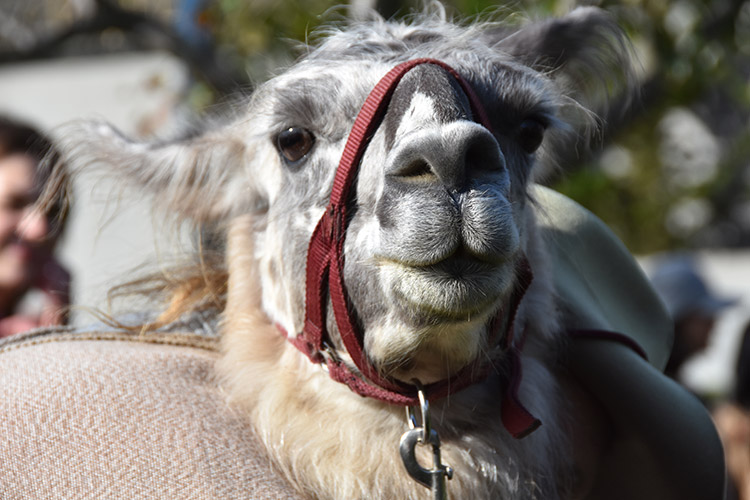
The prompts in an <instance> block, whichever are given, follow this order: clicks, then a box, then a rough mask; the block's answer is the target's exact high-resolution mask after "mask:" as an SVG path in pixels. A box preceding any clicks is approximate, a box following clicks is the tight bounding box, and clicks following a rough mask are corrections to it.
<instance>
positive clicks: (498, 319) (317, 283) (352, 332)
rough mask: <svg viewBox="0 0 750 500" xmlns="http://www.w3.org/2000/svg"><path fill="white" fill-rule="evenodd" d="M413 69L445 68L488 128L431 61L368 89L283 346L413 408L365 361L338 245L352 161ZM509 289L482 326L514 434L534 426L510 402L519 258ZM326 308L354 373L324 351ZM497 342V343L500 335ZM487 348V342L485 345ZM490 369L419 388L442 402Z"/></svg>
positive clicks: (407, 393) (357, 386)
mask: <svg viewBox="0 0 750 500" xmlns="http://www.w3.org/2000/svg"><path fill="white" fill-rule="evenodd" d="M421 64H434V65H436V66H439V67H440V68H442V69H444V70H445V71H447V72H448V73H449V74H450V75H451V76H453V78H455V80H456V81H457V82H458V83H459V84H460V86H461V88H462V90H463V91H464V93H465V94H466V96H467V97H468V99H469V102H470V104H471V110H472V114H473V116H474V118H475V119H476V121H477V122H478V123H480V124H481V125H482V126H484V127H485V128H487V129H488V130H490V131H491V130H492V127H491V125H490V121H489V119H488V117H487V114H486V112H485V110H484V108H483V107H482V105H481V103H480V101H479V99H478V98H477V96H476V94H475V93H474V90H473V89H472V88H471V86H470V85H469V84H468V83H467V82H466V81H465V80H464V79H463V78H462V77H461V75H460V74H459V73H458V72H457V71H455V70H454V69H453V68H451V67H450V66H448V65H447V64H445V63H443V62H441V61H438V60H435V59H414V60H411V61H407V62H405V63H402V64H399V65H398V66H396V67H395V68H393V69H392V70H390V71H389V72H388V73H387V74H386V75H385V76H384V77H383V78H382V79H381V80H380V81H379V82H378V84H377V85H376V86H375V88H373V90H372V91H371V92H370V94H369V96H368V97H367V99H366V101H365V103H364V105H363V106H362V109H361V110H360V112H359V114H358V115H357V118H356V120H355V121H354V125H353V126H352V130H351V132H350V134H349V137H348V140H347V142H346V146H345V147H344V152H343V153H342V155H341V161H340V162H339V166H338V169H337V170H336V176H335V178H334V181H333V189H332V191H331V198H330V201H329V203H328V207H327V208H326V211H325V213H324V214H323V216H322V217H321V218H320V221H319V222H318V224H317V226H316V227H315V230H314V232H313V234H312V237H311V239H310V245H309V247H308V253H307V272H306V280H307V281H306V283H307V292H306V311H305V324H304V326H303V329H302V332H300V333H299V334H298V335H297V336H295V337H290V336H288V335H287V334H286V332H284V331H283V329H282V332H283V333H284V334H285V335H286V336H287V338H288V339H289V341H290V342H291V343H292V344H293V345H294V346H295V347H297V348H298V349H299V350H300V351H302V352H303V353H304V354H306V355H307V356H308V357H309V358H310V360H311V361H313V362H316V363H325V365H326V366H327V369H328V372H329V375H330V376H331V378H332V379H334V380H336V381H338V382H341V383H344V384H346V385H347V386H349V388H350V389H351V390H352V391H354V392H355V393H357V394H359V395H361V396H365V397H371V398H375V399H378V400H380V401H384V402H387V403H390V404H397V405H416V404H418V403H419V400H418V397H417V387H416V386H414V385H410V384H406V383H403V382H400V381H397V380H390V379H387V378H385V377H383V376H382V375H381V374H380V373H379V372H378V370H377V369H376V368H375V367H374V366H373V365H372V363H370V361H369V360H368V358H367V355H366V354H365V353H364V350H363V334H362V332H361V331H360V328H359V327H358V325H357V322H356V320H355V318H354V317H353V313H352V310H353V309H354V308H353V306H351V304H350V301H349V299H348V295H347V292H346V287H345V285H344V255H343V249H344V241H345V238H346V228H347V223H348V219H347V215H348V203H349V198H350V197H349V192H350V189H351V186H352V183H353V179H354V177H355V174H356V171H357V168H358V166H359V163H360V161H361V159H362V156H363V155H364V152H365V149H366V148H367V145H368V144H369V141H370V139H371V138H372V136H373V135H374V134H375V131H376V130H377V128H378V126H379V125H380V123H381V121H382V119H383V116H384V115H385V111H386V109H387V107H388V103H389V102H390V98H391V96H392V94H393V92H394V90H395V89H396V86H397V85H398V83H399V82H400V81H401V79H402V78H403V76H404V75H405V74H406V73H408V72H409V71H410V70H412V69H413V68H415V67H416V66H418V65H421ZM517 274H518V277H517V283H518V284H517V286H516V288H515V289H514V290H513V293H512V294H511V299H510V301H509V304H508V305H509V308H508V310H501V311H500V312H499V313H498V314H497V315H496V316H495V318H493V319H492V320H491V322H490V326H489V328H490V336H491V339H490V340H491V341H493V342H497V341H504V344H505V347H506V349H507V352H508V354H509V356H508V359H509V362H510V367H511V378H510V381H509V383H508V387H507V388H506V391H505V394H504V395H503V401H502V420H503V423H504V425H505V426H506V428H507V429H508V430H509V431H510V432H511V434H513V435H514V436H516V437H522V436H525V435H526V434H528V433H530V432H531V431H533V430H534V429H536V427H538V426H539V424H540V422H539V421H538V420H537V419H536V418H534V417H533V416H532V415H531V414H530V413H529V412H528V411H527V410H526V409H525V408H524V407H523V405H521V403H520V402H519V401H518V398H517V395H516V391H517V388H518V383H519V381H520V376H521V373H520V368H521V365H520V349H519V348H518V347H516V346H514V345H513V333H512V331H513V320H514V317H515V313H516V310H517V308H518V305H519V304H520V302H521V299H522V298H523V295H524V293H525V292H526V288H527V287H528V285H529V284H530V282H531V279H532V274H531V269H530V268H529V267H528V264H527V263H526V261H525V260H524V261H523V262H522V264H521V265H520V266H519V269H518V272H517ZM328 296H330V305H331V307H332V309H333V312H334V316H335V319H336V325H337V327H338V330H339V335H340V338H341V341H342V343H343V344H344V347H345V348H346V350H347V352H348V353H349V356H350V357H351V359H352V361H353V362H354V364H355V366H356V368H357V370H358V371H359V373H357V372H355V371H354V370H353V369H352V368H351V367H349V366H348V365H347V364H346V363H343V362H342V361H341V360H340V359H339V358H338V356H337V355H336V353H335V351H334V350H333V348H332V346H331V345H330V340H329V335H328V332H327V328H326V303H327V300H326V299H327V298H328ZM500 332H502V336H504V339H501V338H500V337H501V334H500ZM491 345H492V344H491ZM490 368H491V366H490V365H489V364H488V363H480V362H479V360H477V361H475V362H474V363H471V364H469V365H468V366H466V367H464V368H463V369H462V370H460V371H459V372H458V373H456V374H455V375H453V376H452V377H450V378H447V379H444V380H441V381H438V382H435V383H432V384H429V385H426V386H425V387H424V388H423V391H424V394H425V395H426V397H427V398H428V399H430V400H435V399H440V398H443V397H445V396H447V395H449V394H451V393H454V392H457V391H459V390H461V389H464V388H466V387H467V386H469V385H471V384H473V383H477V382H479V381H481V380H483V379H485V378H486V377H487V375H488V374H489V371H490Z"/></svg>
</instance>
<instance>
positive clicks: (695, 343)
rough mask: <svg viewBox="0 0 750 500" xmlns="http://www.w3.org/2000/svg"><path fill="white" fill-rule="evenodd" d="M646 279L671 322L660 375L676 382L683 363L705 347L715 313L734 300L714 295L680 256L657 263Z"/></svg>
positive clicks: (688, 263)
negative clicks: (671, 336) (670, 343)
mask: <svg viewBox="0 0 750 500" xmlns="http://www.w3.org/2000/svg"><path fill="white" fill-rule="evenodd" d="M650 279H651V283H652V284H653V286H654V288H655V289H656V291H657V292H658V294H659V295H660V297H661V298H662V300H663V301H664V304H665V305H666V307H667V310H668V311H669V313H670V315H671V316H672V320H673V321H674V344H673V347H672V353H671V355H670V358H669V361H668V362H667V366H666V368H665V369H664V373H665V374H666V375H668V376H669V377H671V378H673V379H675V380H677V379H678V378H679V371H680V369H681V368H682V366H683V365H684V363H685V361H687V360H688V359H689V358H691V357H692V356H693V355H695V354H697V353H699V352H701V351H703V350H705V349H706V347H707V346H708V341H709V338H710V337H711V332H712V330H713V328H714V324H715V322H716V317H717V315H718V313H719V312H720V311H721V310H722V309H725V308H727V307H729V306H731V305H733V304H735V302H736V300H734V299H727V298H721V297H717V296H716V295H714V294H713V293H712V292H711V291H710V290H709V288H708V286H707V285H706V283H705V282H704V280H703V278H702V277H701V276H700V274H699V273H698V270H697V269H696V266H695V264H694V262H693V260H692V259H691V258H689V257H688V256H684V255H674V256H668V257H665V258H662V259H660V261H659V262H658V263H657V265H656V266H655V267H654V269H653V270H652V272H651V275H650Z"/></svg>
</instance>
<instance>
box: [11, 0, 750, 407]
mask: <svg viewBox="0 0 750 500" xmlns="http://www.w3.org/2000/svg"><path fill="white" fill-rule="evenodd" d="M341 3H342V2H341V1H340V0H339V1H330V0H305V1H303V0H252V1H251V0H31V1H30V0H0V113H4V114H10V115H12V116H14V117H17V118H21V119H24V120H26V121H29V122H31V123H32V124H34V125H36V126H38V127H40V128H41V129H43V130H44V131H46V132H48V133H50V134H51V135H52V136H53V137H55V134H56V130H57V129H58V127H59V126H60V125H61V124H63V123H65V122H66V121H69V120H71V119H75V118H82V117H83V118H103V119H105V120H107V121H109V122H112V123H113V124H114V125H116V126H117V127H118V128H119V129H121V130H122V131H123V132H125V133H126V134H127V135H130V136H133V137H138V138H159V137H170V136H174V135H175V134H178V133H179V132H180V130H181V129H182V128H183V127H185V124H186V123H188V124H189V123H191V122H195V121H197V120H199V119H200V118H201V117H202V116H204V115H206V114H209V115H214V114H219V115H221V114H222V113H224V112H225V111H226V109H227V107H228V106H231V105H232V104H231V103H233V102H236V101H234V100H233V99H232V98H231V96H235V95H237V94H238V93H240V94H241V93H249V92H250V91H251V90H252V88H253V84H254V83H255V82H258V81H262V80H264V79H265V78H267V77H268V76H269V75H271V74H273V71H275V70H277V69H278V68H279V67H283V66H284V65H286V64H288V63H289V62H291V61H293V60H294V58H295V57H296V56H297V54H298V52H297V49H296V48H295V47H296V45H297V43H298V42H299V41H304V40H306V39H307V37H309V36H310V34H311V33H314V30H315V28H316V27H318V26H319V25H321V23H325V22H327V21H328V22H330V21H331V20H337V21H339V22H340V21H341V19H342V17H343V16H345V15H347V11H346V10H344V9H341V8H338V7H337V6H339V5H341ZM418 3H419V2H416V1H413V2H412V1H397V0H381V1H377V0H351V2H350V7H351V8H352V10H353V11H354V12H358V11H361V10H365V9H368V8H375V9H377V10H378V11H379V12H381V13H382V14H383V15H384V16H386V17H399V16H403V15H405V14H408V12H409V11H410V9H412V8H414V7H417V4H418ZM444 3H445V4H446V6H447V7H448V10H449V12H451V13H454V14H456V15H460V16H487V15H488V14H489V13H492V12H496V11H498V10H499V11H500V12H501V13H508V14H510V13H511V12H517V11H523V12H524V13H525V14H524V17H528V18H537V17H546V16H549V15H559V14H563V13H565V12H567V11H569V10H571V9H572V8H574V7H575V6H576V5H579V3H576V2H573V1H570V0H545V1H541V2H531V1H526V0H515V1H513V2H512V4H511V5H506V4H499V3H498V2H493V1H489V0H445V1H444ZM581 4H583V2H582V3H581ZM585 4H588V5H591V4H594V5H599V6H601V7H603V8H605V9H607V10H609V11H611V12H612V13H613V14H614V15H615V16H616V17H617V19H618V20H619V22H620V23H621V24H622V25H623V26H624V27H625V29H626V30H627V31H628V33H629V34H630V36H631V38H632V40H633V44H634V48H635V51H636V52H637V54H638V58H639V61H640V70H639V71H640V76H641V79H640V82H639V84H640V96H639V98H638V99H636V101H635V105H634V106H632V107H631V108H629V109H628V110H627V111H625V112H623V110H622V109H623V108H622V107H621V106H620V105H619V103H617V102H615V103H613V106H612V110H613V111H612V112H611V113H610V115H609V116H606V117H604V118H605V126H604V127H603V130H602V131H601V133H600V134H599V135H598V136H597V138H596V141H595V145H594V148H593V150H592V151H591V152H589V153H587V154H585V155H582V157H581V158H570V159H567V160H566V161H564V162H563V164H562V165H561V167H562V168H561V170H560V175H558V176H556V177H554V178H552V179H550V184H551V185H552V186H553V187H554V188H556V189H558V190H560V191H562V192H563V193H565V194H567V195H569V196H571V197H572V198H574V199H575V200H577V201H578V202H579V203H581V204H583V205H584V206H585V207H587V208H589V209H590V210H592V211H593V212H594V213H596V214H597V215H598V216H599V217H601V218H602V219H603V220H604V221H605V222H606V223H607V224H608V225H609V226H610V227H611V228H612V229H613V231H614V232H615V233H616V234H617V235H618V236H619V237H620V238H621V239H622V240H623V241H624V242H625V244H626V246H627V247H628V248H629V249H630V250H631V251H632V252H633V253H635V254H636V255H637V256H639V259H640V261H641V262H642V263H643V265H644V266H645V267H646V268H647V269H648V267H649V266H650V265H652V263H653V262H654V261H655V259H656V258H657V257H655V256H658V255H660V254H663V253H664V252H675V251H679V252H687V253H689V254H690V255H691V256H693V257H694V258H695V262H696V265H697V267H698V269H699V271H700V272H701V274H702V275H703V277H704V278H705V280H706V282H707V284H708V286H709V287H710V288H711V289H712V290H713V291H714V292H715V293H716V294H717V295H720V296H724V297H730V298H734V299H736V303H735V304H734V305H733V306H732V307H729V308H727V309H725V310H723V311H722V314H721V316H720V318H719V321H718V323H717V325H716V328H715V335H713V336H712V338H711V340H710V345H709V348H708V349H707V350H706V351H705V352H704V353H703V354H701V355H700V356H698V357H696V358H694V359H692V360H691V361H690V362H689V363H688V365H687V366H686V367H685V370H684V373H683V375H681V376H682V377H683V378H684V381H685V383H687V384H688V385H690V386H691V387H693V388H695V390H696V391H699V392H701V393H704V394H719V395H720V394H724V393H726V392H727V391H729V390H730V387H731V385H732V383H733V364H734V360H735V359H736V352H737V350H738V345H739V342H740V338H741V332H742V330H743V328H744V324H745V323H746V321H747V320H748V318H749V317H750V312H748V311H750V309H749V307H750V252H749V251H748V248H750V84H749V82H750V1H737V0H712V1H704V0H678V1H666V0H622V1H619V2H616V1H601V2H585ZM75 193H76V203H75V205H74V206H73V212H72V217H71V221H70V224H69V227H68V229H67V232H66V234H65V239H64V241H63V244H62V246H61V248H60V258H61V260H62V261H63V262H64V264H65V265H66V266H67V267H68V268H69V269H70V271H71V273H72V274H73V278H74V281H73V284H74V288H73V297H74V301H75V303H77V304H84V305H90V306H95V307H101V306H102V305H103V303H104V302H103V300H104V297H105V295H106V290H107V289H108V288H109V287H110V286H111V285H112V283H113V280H114V282H116V281H117V280H119V279H121V278H122V277H123V275H125V276H126V277H127V276H128V275H129V273H131V270H132V269H133V268H134V267H135V266H138V265H139V264H140V263H142V262H145V261H147V260H149V259H150V258H151V257H152V256H153V255H154V253H156V254H158V255H161V256H169V255H171V254H173V253H175V252H178V251H179V248H180V247H181V245H185V244H189V240H190V237H189V235H188V234H185V231H183V232H182V233H181V235H180V236H178V237H174V236H168V234H170V233H168V232H167V231H163V230H161V228H160V224H159V222H158V221H155V220H153V217H152V215H151V213H150V211H149V204H148V200H144V201H141V202H139V203H137V204H134V203H130V202H129V201H128V202H126V200H130V199H131V198H136V196H134V194H135V193H130V192H128V191H127V188H122V187H120V186H111V185H108V184H107V181H106V180H102V179H97V178H84V179H81V180H79V181H77V183H76V186H75ZM138 199H139V200H140V199H141V198H140V195H139V196H138ZM74 321H76V322H80V321H86V320H85V319H81V315H80V314H75V316H74Z"/></svg>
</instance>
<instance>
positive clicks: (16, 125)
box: [0, 116, 70, 337]
mask: <svg viewBox="0 0 750 500" xmlns="http://www.w3.org/2000/svg"><path fill="white" fill-rule="evenodd" d="M48 153H49V154H50V155H53V156H54V155H55V152H54V150H53V147H52V143H51V142H50V140H49V139H47V138H46V137H44V136H43V135H42V134H41V133H40V132H38V131H37V130H35V129H34V128H32V127H30V126H28V125H26V124H24V123H21V122H18V121H15V120H13V119H10V118H7V117H1V116H0V337H5V336H8V335H13V334H16V333H19V332H22V331H26V330H29V329H31V328H36V327H39V326H47V325H59V324H63V323H65V321H66V309H67V306H68V304H69V302H70V297H69V290H70V275H69V273H68V272H67V271H66V270H65V269H64V268H63V267H62V266H61V265H60V263H59V262H58V261H57V260H56V259H55V257H54V249H55V244H56V242H57V240H58V237H59V235H60V233H61V230H62V227H63V226H64V223H65V212H64V210H62V208H61V207H60V206H57V207H53V209H52V211H51V213H50V214H49V215H44V214H42V213H40V212H39V211H38V210H36V209H35V207H34V204H35V202H36V200H37V198H38V197H39V195H40V194H41V192H42V190H43V187H44V185H45V182H46V180H47V177H48V176H47V174H46V171H45V170H44V169H42V168H41V167H40V163H41V161H42V159H43V158H44V157H45V155H47V154H48Z"/></svg>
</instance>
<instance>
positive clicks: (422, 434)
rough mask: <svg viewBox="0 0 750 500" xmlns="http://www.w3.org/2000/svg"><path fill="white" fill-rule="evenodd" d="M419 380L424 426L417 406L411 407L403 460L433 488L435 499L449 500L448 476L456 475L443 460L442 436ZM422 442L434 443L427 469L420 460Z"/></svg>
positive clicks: (419, 479)
mask: <svg viewBox="0 0 750 500" xmlns="http://www.w3.org/2000/svg"><path fill="white" fill-rule="evenodd" d="M415 382H416V383H415V385H417V391H418V397H419V407H420V413H421V417H422V422H421V423H422V426H421V427H420V426H418V425H417V418H416V414H415V409H414V408H413V407H407V409H406V420H407V422H408V424H409V430H408V431H406V432H405V433H404V434H403V435H402V436H401V442H400V443H399V452H400V454H401V460H402V461H403V462H404V467H405V468H406V471H407V472H408V473H409V475H410V476H411V477H412V478H414V479H415V480H416V481H417V482H419V483H420V484H421V485H423V486H425V487H427V488H429V489H430V491H431V492H432V495H433V498H434V499H436V500H447V499H448V492H447V488H446V484H445V479H446V478H448V479H451V478H452V477H453V469H452V468H451V467H450V466H448V465H445V464H443V463H442V461H441V459H440V437H439V436H438V433H437V431H435V430H434V429H432V428H431V427H430V418H429V409H430V408H429V403H428V401H427V398H425V396H424V391H423V390H422V386H421V385H420V384H419V382H418V381H415ZM418 444H422V445H426V444H430V445H431V446H432V469H425V468H424V467H422V466H421V465H420V464H419V462H418V461H417V456H416V447H417V445H418Z"/></svg>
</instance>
